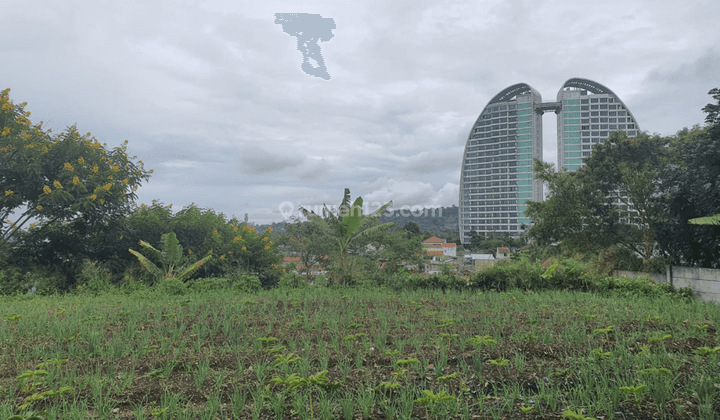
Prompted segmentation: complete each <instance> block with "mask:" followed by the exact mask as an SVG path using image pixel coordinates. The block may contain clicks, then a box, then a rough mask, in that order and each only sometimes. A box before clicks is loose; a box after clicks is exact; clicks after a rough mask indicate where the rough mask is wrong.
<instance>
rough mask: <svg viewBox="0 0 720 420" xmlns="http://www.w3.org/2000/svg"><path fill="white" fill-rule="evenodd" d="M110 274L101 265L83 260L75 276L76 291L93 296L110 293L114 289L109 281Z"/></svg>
mask: <svg viewBox="0 0 720 420" xmlns="http://www.w3.org/2000/svg"><path fill="white" fill-rule="evenodd" d="M111 276H112V275H111V273H110V272H109V271H108V270H106V269H105V267H103V265H102V264H99V263H97V262H92V261H90V260H85V261H83V263H82V266H81V268H80V274H78V275H77V276H76V280H78V281H77V284H78V285H79V286H80V287H79V288H78V290H79V291H80V292H82V293H87V294H90V295H93V296H97V295H100V294H102V293H107V292H110V291H112V290H113V289H114V287H113V285H112V282H111V281H110V278H111Z"/></svg>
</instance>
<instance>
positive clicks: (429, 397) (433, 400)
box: [415, 389, 455, 419]
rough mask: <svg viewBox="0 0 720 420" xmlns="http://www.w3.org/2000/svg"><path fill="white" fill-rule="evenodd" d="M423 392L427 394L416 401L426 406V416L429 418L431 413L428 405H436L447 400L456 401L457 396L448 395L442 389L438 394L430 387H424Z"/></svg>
mask: <svg viewBox="0 0 720 420" xmlns="http://www.w3.org/2000/svg"><path fill="white" fill-rule="evenodd" d="M423 394H424V395H425V396H424V397H422V398H418V399H416V400H415V403H416V404H420V405H422V406H424V407H425V416H426V417H427V418H428V419H429V418H430V413H429V411H428V407H430V406H435V405H437V404H440V403H442V402H446V401H455V396H454V395H447V392H446V391H440V392H438V393H437V394H435V393H433V392H432V391H430V390H428V389H424V390H423Z"/></svg>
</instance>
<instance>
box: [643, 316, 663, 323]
mask: <svg viewBox="0 0 720 420" xmlns="http://www.w3.org/2000/svg"><path fill="white" fill-rule="evenodd" d="M661 319H662V318H660V317H659V316H652V315H648V316H647V320H646V321H647V322H652V321H660V320H661Z"/></svg>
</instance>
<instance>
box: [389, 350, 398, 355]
mask: <svg viewBox="0 0 720 420" xmlns="http://www.w3.org/2000/svg"><path fill="white" fill-rule="evenodd" d="M385 354H387V355H388V356H397V355H398V354H400V350H385Z"/></svg>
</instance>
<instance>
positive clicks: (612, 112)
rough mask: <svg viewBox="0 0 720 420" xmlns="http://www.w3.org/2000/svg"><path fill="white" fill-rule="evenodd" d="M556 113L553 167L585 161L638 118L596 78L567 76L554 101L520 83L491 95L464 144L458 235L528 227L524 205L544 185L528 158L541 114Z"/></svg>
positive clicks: (538, 138)
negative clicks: (556, 151)
mask: <svg viewBox="0 0 720 420" xmlns="http://www.w3.org/2000/svg"><path fill="white" fill-rule="evenodd" d="M548 111H554V112H555V113H556V114H557V127H558V129H557V136H558V137H557V150H558V165H557V166H558V168H564V169H565V170H567V171H574V170H577V169H579V168H581V167H582V166H583V165H584V162H585V158H587V157H588V156H589V155H590V152H591V150H592V146H593V144H597V143H603V142H604V141H605V140H606V139H607V138H608V137H609V136H610V134H611V133H612V132H614V131H618V130H620V131H624V132H626V133H627V135H628V137H635V136H637V135H638V134H640V129H639V127H638V124H637V122H636V121H635V117H634V116H633V115H632V113H631V112H630V110H628V109H627V107H626V106H625V104H624V103H623V102H622V101H621V100H620V98H618V96H617V95H615V93H614V92H613V91H611V90H610V89H608V88H607V87H605V86H603V85H601V84H600V83H597V82H594V81H592V80H588V79H580V78H572V79H569V80H568V81H566V82H565V83H564V84H563V86H562V87H561V88H560V91H559V92H558V95H557V101H556V102H546V103H543V102H542V98H541V96H540V93H538V91H536V90H535V89H533V88H532V87H530V86H529V85H528V84H525V83H518V84H516V85H512V86H509V87H507V88H506V89H504V90H503V91H501V92H500V93H498V94H497V95H495V97H494V98H492V99H491V100H490V102H488V104H487V106H485V109H483V111H482V113H481V114H480V116H479V117H478V119H477V120H476V121H475V124H474V125H473V128H472V130H471V131H470V134H469V135H468V139H467V142H466V144H465V152H464V154H463V160H462V167H461V170H460V202H459V204H460V209H459V210H460V214H459V217H458V219H459V225H460V226H459V227H460V240H461V241H462V243H468V242H470V232H471V231H477V232H478V233H479V234H480V235H492V234H495V233H507V234H510V235H513V236H516V235H519V234H520V233H521V232H522V230H521V226H522V225H523V224H526V225H527V224H530V223H531V220H530V219H528V218H526V217H525V215H524V211H525V210H526V209H527V204H526V202H527V201H528V200H532V201H542V200H543V186H542V183H541V182H540V181H537V180H535V179H534V178H533V159H534V158H537V159H541V160H542V149H543V143H542V115H543V113H545V112H548Z"/></svg>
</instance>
